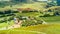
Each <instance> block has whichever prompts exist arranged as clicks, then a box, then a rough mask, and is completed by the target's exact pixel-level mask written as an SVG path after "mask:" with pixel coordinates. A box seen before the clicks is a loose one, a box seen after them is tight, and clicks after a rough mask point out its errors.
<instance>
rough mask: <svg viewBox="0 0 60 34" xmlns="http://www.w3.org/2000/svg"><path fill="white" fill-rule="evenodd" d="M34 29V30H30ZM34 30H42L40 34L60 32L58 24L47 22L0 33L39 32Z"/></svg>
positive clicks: (33, 33) (24, 33) (0, 32)
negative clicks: (46, 23)
mask: <svg viewBox="0 0 60 34" xmlns="http://www.w3.org/2000/svg"><path fill="white" fill-rule="evenodd" d="M30 31H35V32H30ZM36 32H42V33H40V34H43V33H45V34H60V25H59V24H48V25H36V26H29V27H22V28H17V29H12V30H5V31H0V34H17V33H18V34H39V33H36Z"/></svg>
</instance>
